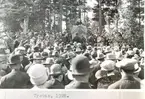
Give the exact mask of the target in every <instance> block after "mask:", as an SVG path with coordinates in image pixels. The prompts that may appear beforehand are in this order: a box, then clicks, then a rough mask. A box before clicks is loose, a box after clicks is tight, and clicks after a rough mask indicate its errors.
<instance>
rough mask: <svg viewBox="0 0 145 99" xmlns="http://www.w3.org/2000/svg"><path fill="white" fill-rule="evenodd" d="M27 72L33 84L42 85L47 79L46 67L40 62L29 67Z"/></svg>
mask: <svg viewBox="0 0 145 99" xmlns="http://www.w3.org/2000/svg"><path fill="white" fill-rule="evenodd" d="M28 74H29V76H30V80H31V83H32V84H33V85H42V84H44V83H45V82H46V81H47V79H48V73H47V71H46V68H45V67H44V65H42V64H35V65H33V66H32V67H30V68H29V70H28Z"/></svg>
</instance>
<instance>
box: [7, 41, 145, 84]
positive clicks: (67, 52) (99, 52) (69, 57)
mask: <svg viewBox="0 0 145 99" xmlns="http://www.w3.org/2000/svg"><path fill="white" fill-rule="evenodd" d="M85 46H86V48H85V49H84V48H82V44H81V43H76V42H75V43H73V44H66V45H63V46H62V45H59V44H58V45H55V46H48V47H46V48H44V49H41V50H40V48H39V47H38V46H35V47H30V48H29V49H27V50H26V48H25V47H23V46H20V47H17V48H16V49H15V50H14V52H13V53H11V55H10V56H9V59H8V65H10V66H13V65H15V64H22V63H21V62H22V61H23V59H22V60H21V56H24V57H26V58H27V59H28V60H29V64H28V65H30V66H29V68H28V69H26V68H25V67H27V66H22V71H23V72H26V73H27V74H28V75H29V77H30V81H31V83H32V84H33V85H42V84H44V83H45V82H46V81H47V80H49V79H51V78H49V76H54V75H60V74H63V75H66V74H67V77H68V79H69V80H72V79H73V76H72V75H86V74H90V73H92V71H94V69H95V68H96V67H99V69H98V70H96V71H95V73H94V74H93V75H94V76H95V81H97V80H98V79H100V78H103V77H104V76H105V75H108V74H111V73H114V70H118V72H120V69H122V70H124V71H127V72H128V71H129V72H132V73H140V72H141V69H143V68H142V67H144V51H143V50H142V49H138V48H132V49H131V48H123V47H122V48H119V47H118V46H115V47H111V46H102V47H101V46H91V45H85ZM28 50H29V52H28ZM124 52H125V53H124ZM35 61H36V63H35ZM38 61H39V62H38ZM37 62H38V63H37ZM142 76H143V75H141V77H140V76H138V77H139V78H140V79H141V80H144V77H142ZM67 84H69V83H67ZM64 86H65V85H64Z"/></svg>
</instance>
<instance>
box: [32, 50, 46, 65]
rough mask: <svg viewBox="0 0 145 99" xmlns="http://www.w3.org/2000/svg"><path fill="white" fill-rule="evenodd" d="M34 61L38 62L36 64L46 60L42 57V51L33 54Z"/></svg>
mask: <svg viewBox="0 0 145 99" xmlns="http://www.w3.org/2000/svg"><path fill="white" fill-rule="evenodd" d="M32 59H33V63H36V64H41V63H42V62H43V60H44V58H43V57H42V55H41V53H40V52H35V53H34V54H33V58H32Z"/></svg>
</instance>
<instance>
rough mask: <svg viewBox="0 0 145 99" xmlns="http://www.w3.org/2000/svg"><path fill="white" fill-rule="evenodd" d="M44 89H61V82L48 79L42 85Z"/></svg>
mask: <svg viewBox="0 0 145 99" xmlns="http://www.w3.org/2000/svg"><path fill="white" fill-rule="evenodd" d="M44 87H45V88H48V89H49V88H51V89H60V88H61V89H63V88H64V86H63V84H62V83H61V82H59V81H57V80H55V79H50V80H48V81H47V82H46V83H45V84H44Z"/></svg>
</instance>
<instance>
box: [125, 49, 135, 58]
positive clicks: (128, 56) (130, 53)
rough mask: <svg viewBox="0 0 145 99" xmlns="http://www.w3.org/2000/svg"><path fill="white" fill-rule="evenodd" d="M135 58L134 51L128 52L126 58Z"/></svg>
mask: <svg viewBox="0 0 145 99" xmlns="http://www.w3.org/2000/svg"><path fill="white" fill-rule="evenodd" d="M133 56H134V52H133V51H132V50H129V51H127V52H126V56H125V57H126V58H130V59H131V58H132V57H133Z"/></svg>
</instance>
